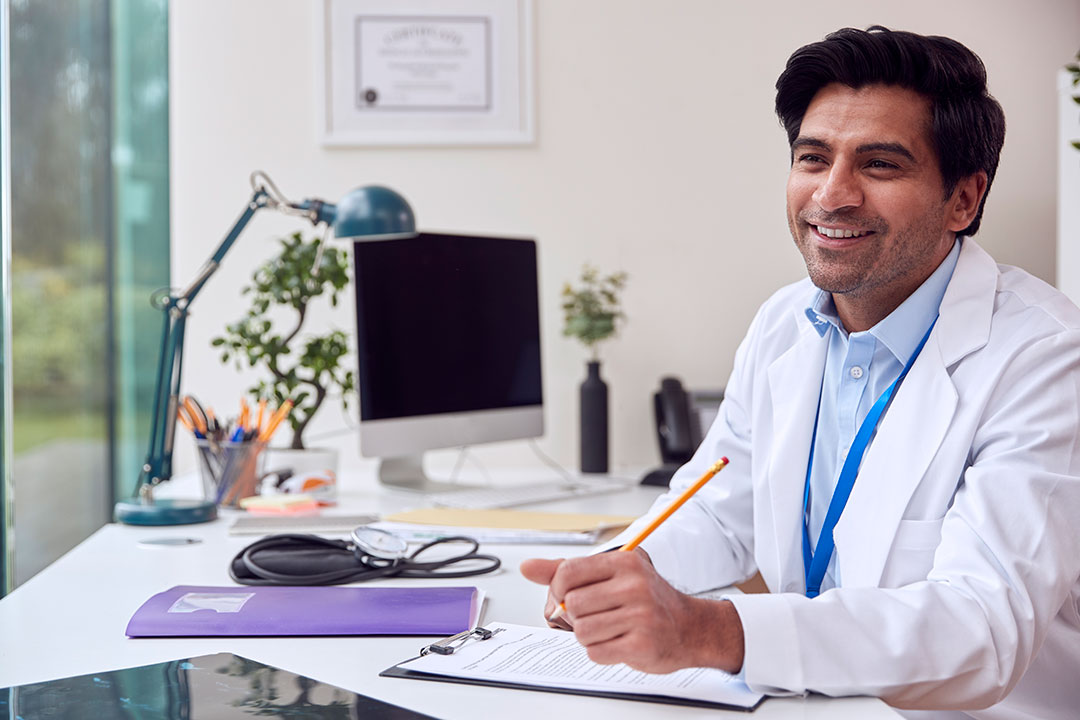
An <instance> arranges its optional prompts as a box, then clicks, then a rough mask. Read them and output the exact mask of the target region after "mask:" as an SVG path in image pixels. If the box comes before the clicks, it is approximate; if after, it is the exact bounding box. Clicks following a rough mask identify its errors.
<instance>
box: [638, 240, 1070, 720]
mask: <svg viewBox="0 0 1080 720" xmlns="http://www.w3.org/2000/svg"><path fill="white" fill-rule="evenodd" d="M814 292H815V289H814V288H813V286H812V285H811V284H810V282H809V280H805V281H803V282H800V283H797V284H795V285H792V286H789V287H787V288H784V289H782V290H780V291H779V292H778V293H776V295H774V296H773V297H772V298H771V299H770V300H769V301H768V302H766V303H765V305H764V306H763V307H762V308H761V310H760V311H759V312H758V315H757V317H756V318H755V320H754V322H753V324H752V326H751V328H750V330H749V332H748V334H747V336H746V338H745V339H744V340H743V342H742V344H741V346H740V347H739V350H738V353H737V354H736V359H735V367H734V370H733V372H732V375H731V378H730V381H729V383H728V386H727V389H726V397H725V400H724V403H723V406H722V408H721V412H720V414H719V415H718V417H717V420H716V422H715V423H714V425H713V426H712V428H711V429H710V431H709V432H708V435H707V436H706V438H705V440H704V442H703V443H702V445H701V447H700V448H699V450H698V452H697V453H696V454H695V456H694V458H693V459H692V460H691V461H690V463H689V464H687V465H686V466H685V467H684V468H682V469H681V470H680V471H679V472H678V473H677V474H676V476H675V479H674V480H673V481H672V491H671V494H669V495H668V496H665V497H664V498H661V499H660V500H658V501H657V505H656V507H657V508H662V507H665V506H666V505H667V503H668V501H669V500H670V497H671V496H672V495H673V494H675V493H678V492H679V491H681V490H682V489H683V488H685V487H686V486H687V485H688V484H689V483H690V482H692V481H693V480H694V479H695V478H697V477H698V476H699V475H700V474H701V473H702V472H703V471H704V469H705V468H706V467H707V466H708V465H709V464H711V463H712V462H714V461H715V460H716V459H717V458H719V457H720V456H722V455H726V456H728V457H729V458H730V460H731V464H730V465H729V467H728V468H727V469H725V470H724V471H723V472H722V473H720V474H719V475H718V476H717V477H716V478H714V479H713V480H712V481H711V482H710V483H709V484H708V485H707V486H706V487H705V488H704V489H703V490H701V491H700V492H699V493H698V494H697V495H696V496H695V498H694V499H693V500H692V501H691V502H690V503H687V505H685V506H684V507H683V508H682V509H680V510H679V512H678V513H676V514H675V515H674V516H673V517H672V518H671V519H670V520H669V521H668V522H667V523H665V524H664V525H663V526H661V528H660V529H659V530H657V531H656V532H655V533H653V535H652V536H651V537H650V538H649V539H648V540H646V542H645V543H644V544H643V545H642V547H643V548H644V549H645V550H646V551H647V552H648V553H649V554H650V556H651V557H652V559H653V562H654V563H655V565H656V567H657V568H658V570H659V571H660V572H661V574H662V575H664V576H665V577H666V578H668V579H669V580H670V581H671V582H672V583H673V584H674V585H675V586H676V587H679V588H681V589H684V590H687V591H700V590H704V589H708V588H715V587H718V586H723V585H727V584H730V583H733V582H737V581H740V580H742V579H745V578H747V577H749V576H751V575H752V574H753V572H754V570H755V569H757V570H760V572H761V574H762V576H763V578H764V579H765V582H766V584H767V585H768V587H769V589H770V591H771V593H770V594H763V595H745V596H736V597H733V598H731V599H732V601H733V602H734V603H735V606H736V608H737V610H738V612H739V616H740V618H741V620H742V623H743V627H744V630H745V635H746V659H745V663H744V671H745V676H746V681H747V683H748V684H750V685H751V686H752V687H755V688H758V689H763V690H765V691H770V690H783V691H795V692H803V691H807V690H810V691H816V692H821V693H825V694H828V695H877V696H880V697H883V698H885V699H886V700H887V701H888V702H889V703H891V704H893V705H895V706H897V707H900V708H924V709H927V708H928V709H964V710H966V711H967V712H969V713H970V714H971V715H972V716H974V717H978V718H1006V717H1009V718H1021V717H1022V718H1028V717H1030V718H1036V717H1037V718H1076V717H1078V716H1080V436H1078V430H1080V310H1077V308H1076V307H1075V306H1074V305H1072V303H1070V302H1069V301H1068V300H1067V299H1066V298H1065V297H1064V296H1063V295H1061V294H1060V293H1059V292H1057V291H1056V290H1054V289H1053V288H1051V287H1050V286H1048V285H1047V284H1045V283H1043V282H1042V281H1040V280H1038V279H1036V278H1034V277H1032V276H1030V275H1028V274H1027V273H1025V272H1023V271H1021V270H1017V269H1015V268H1010V267H1006V266H998V265H996V264H995V263H994V261H993V259H992V258H991V257H990V256H989V255H988V254H987V253H986V252H985V251H983V250H982V248H980V247H979V246H978V245H977V244H976V243H975V242H973V241H972V240H970V239H965V240H964V241H963V244H962V248H961V252H960V258H959V260H958V263H957V266H956V270H955V272H954V274H953V277H952V280H951V282H950V284H949V287H948V289H947V291H946V293H945V296H944V299H943V300H942V304H941V310H940V316H939V319H938V321H937V325H936V326H935V328H934V330H933V333H932V334H931V335H930V338H929V340H928V342H927V344H926V347H925V348H924V349H923V351H922V354H921V355H920V356H919V358H918V360H917V362H916V363H915V364H914V366H913V367H912V369H911V371H910V373H909V374H908V376H907V379H906V380H905V381H904V382H903V384H902V385H901V387H900V389H899V390H898V392H897V395H896V397H895V398H894V399H893V403H892V406H891V407H890V408H889V409H888V411H887V413H886V414H885V416H884V418H883V419H882V421H881V424H880V425H879V427H878V431H877V435H876V437H875V439H874V440H873V442H872V443H871V445H870V447H869V449H868V450H867V453H866V455H865V457H864V460H863V464H862V468H861V470H860V471H859V475H858V480H857V482H856V483H855V488H854V490H853V492H852V493H851V497H850V500H849V501H848V504H847V508H846V509H845V511H844V513H843V515H842V517H841V518H840V521H839V523H838V524H837V526H836V531H835V539H836V553H837V557H836V562H837V570H838V581H839V584H840V587H838V588H836V589H834V590H830V591H826V592H824V593H822V595H821V596H820V597H818V598H816V599H813V600H810V599H808V598H806V597H805V596H804V595H803V594H802V593H803V590H804V576H803V564H802V555H801V534H800V533H801V528H802V499H803V484H804V480H805V477H806V463H807V458H808V455H809V449H810V436H811V432H812V429H813V425H814V415H815V413H816V408H817V400H818V390H819V387H820V379H821V374H822V371H823V368H824V363H825V354H826V347H827V343H825V342H824V341H822V339H821V338H820V337H819V336H818V334H817V332H816V331H814V330H813V329H812V328H811V326H810V323H809V321H808V320H807V318H806V315H805V313H804V309H805V308H806V307H808V306H809V304H810V301H811V298H812V296H813V293H814ZM639 522H640V521H639ZM637 527H640V524H635V526H633V527H632V528H631V529H630V530H629V531H628V533H627V534H630V533H632V532H634V531H635V530H636V528H637ZM991 706H992V707H991ZM979 708H989V709H986V710H981V711H980V710H978V709H979ZM912 716H913V717H922V716H923V715H922V714H921V713H913V714H912ZM932 717H963V716H962V715H954V714H953V713H941V714H935V715H932Z"/></svg>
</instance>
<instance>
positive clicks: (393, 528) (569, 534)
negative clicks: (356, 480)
mask: <svg viewBox="0 0 1080 720" xmlns="http://www.w3.org/2000/svg"><path fill="white" fill-rule="evenodd" d="M634 519H635V518H633V517H630V516H625V515H591V514H584V513H553V512H527V511H524V510H462V509H458V508H426V509H421V510H409V511H406V512H401V513H396V514H394V515H388V516H387V517H385V518H384V519H383V520H381V521H380V522H376V523H371V527H376V528H379V529H381V530H389V531H390V532H392V533H394V534H395V535H398V536H400V537H403V538H404V539H406V540H408V541H409V542H427V541H429V540H433V539H435V538H438V537H446V536H448V535H468V536H469V537H471V538H475V539H476V540H477V542H481V543H493V544H499V543H506V544H509V543H534V544H562V545H591V544H592V543H595V542H597V541H598V540H600V539H601V538H603V537H605V536H607V535H609V534H613V533H615V532H617V531H619V530H621V529H623V528H625V527H626V526H627V525H629V524H630V523H632V522H633V521H634Z"/></svg>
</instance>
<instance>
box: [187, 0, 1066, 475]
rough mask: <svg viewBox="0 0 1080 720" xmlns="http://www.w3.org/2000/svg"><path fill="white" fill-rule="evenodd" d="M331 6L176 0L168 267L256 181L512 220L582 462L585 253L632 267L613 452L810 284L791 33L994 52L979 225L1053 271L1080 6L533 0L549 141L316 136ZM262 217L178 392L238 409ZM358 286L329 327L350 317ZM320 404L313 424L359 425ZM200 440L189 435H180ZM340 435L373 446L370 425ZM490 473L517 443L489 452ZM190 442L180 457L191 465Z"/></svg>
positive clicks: (1008, 257) (702, 383)
mask: <svg viewBox="0 0 1080 720" xmlns="http://www.w3.org/2000/svg"><path fill="white" fill-rule="evenodd" d="M319 7H321V3H315V2H297V1H296V0H288V1H286V0H230V1H229V2H221V0H180V1H178V2H173V3H171V4H170V12H171V16H170V22H171V28H170V37H171V47H170V53H171V82H172V85H171V89H170V92H171V107H172V126H171V127H172V136H171V146H172V147H171V150H172V226H173V255H172V257H173V273H172V274H173V280H174V283H176V284H182V283H184V282H185V281H186V280H187V279H189V278H190V277H191V276H192V275H193V274H194V273H195V271H196V269H197V268H198V267H199V265H200V264H201V263H202V262H203V260H204V259H205V258H206V257H207V256H208V255H209V254H210V252H211V250H212V249H213V248H214V247H215V246H216V244H217V242H218V241H219V240H220V239H221V237H222V236H223V234H224V233H225V231H226V230H227V228H228V227H229V226H230V225H231V223H232V222H233V220H234V219H235V218H236V216H237V215H238V214H239V213H240V211H241V209H242V206H243V204H244V203H245V202H246V200H247V198H248V197H249V195H250V189H249V186H248V180H247V178H248V174H249V173H250V172H251V171H252V170H255V169H263V170H266V171H267V172H269V173H270V175H271V177H273V178H274V179H275V180H276V181H277V183H278V184H279V185H280V186H281V188H282V190H283V191H284V192H285V193H286V194H288V195H290V196H291V197H296V198H301V197H312V196H315V197H322V198H325V199H328V200H331V201H332V200H334V199H336V198H338V197H340V196H341V195H343V194H344V193H345V192H346V191H347V190H349V189H350V188H352V187H355V186H357V185H362V184H369V183H381V184H385V185H389V186H390V187H393V188H395V189H397V190H399V191H400V192H401V193H402V194H404V195H405V196H406V197H407V198H408V199H409V201H410V202H411V203H412V205H413V207H414V208H415V210H416V212H417V216H418V221H419V225H420V226H421V228H422V229H426V230H458V231H464V232H483V233H508V234H514V235H529V236H534V237H536V238H537V239H538V240H539V243H540V272H541V302H542V312H543V361H544V368H545V376H544V383H545V386H544V392H545V399H546V402H547V411H546V418H547V424H548V430H547V434H546V437H545V438H544V439H543V440H542V441H541V447H543V448H544V449H545V450H546V451H547V452H549V453H550V454H552V455H553V456H554V457H555V458H557V459H558V460H560V461H561V462H563V463H565V464H567V465H574V464H575V463H576V452H577V450H576V433H577V419H576V418H577V400H576V397H577V385H578V383H579V381H580V380H581V378H582V376H583V372H584V370H583V362H584V359H585V353H584V351H583V350H582V349H581V348H580V347H579V346H578V345H576V344H574V343H573V342H571V341H570V340H568V339H566V338H563V337H562V335H561V322H562V319H561V316H560V313H559V291H560V288H561V287H562V284H563V283H564V282H565V281H567V280H571V279H574V278H576V277H577V274H578V272H579V269H580V267H581V265H582V263H583V262H585V261H591V262H593V263H595V264H597V265H599V266H600V267H601V268H602V269H605V270H615V269H625V270H626V271H628V272H629V274H630V282H629V286H628V289H627V292H626V297H625V309H626V312H627V314H628V316H629V323H628V324H627V325H626V328H625V331H624V332H623V333H622V336H621V337H620V338H619V339H616V340H614V341H612V342H610V343H609V344H607V345H606V346H605V347H604V349H603V358H604V360H605V374H606V377H607V379H608V380H609V383H610V385H611V391H612V415H613V417H612V423H613V426H612V427H613V436H612V454H613V462H614V464H615V465H616V466H621V467H637V468H641V467H645V466H649V465H652V464H654V463H655V462H656V461H657V459H658V458H657V451H656V448H655V441H654V436H653V428H652V424H653V422H652V414H651V413H652V411H651V393H652V392H653V390H654V389H655V388H656V387H657V385H658V380H659V378H660V376H662V375H664V374H676V375H678V376H681V377H682V378H683V379H684V381H685V382H686V383H687V384H688V385H691V386H699V387H716V386H722V385H723V384H724V383H725V381H726V378H727V375H728V373H729V372H730V369H731V362H732V356H733V353H734V351H735V348H736V345H737V343H738V342H739V340H740V338H741V336H742V334H743V332H744V330H745V328H746V326H747V324H748V322H749V321H750V319H751V317H752V315H753V312H754V310H755V308H756V307H757V305H758V304H759V303H760V302H761V301H762V300H764V299H765V298H766V297H767V296H768V295H769V294H770V293H771V292H772V291H773V290H774V289H775V288H777V287H778V286H779V285H781V284H783V283H787V282H789V281H792V280H796V279H798V278H800V277H801V276H802V275H803V272H804V271H803V266H802V263H801V259H800V258H799V256H798V254H797V252H796V251H795V248H794V246H793V244H792V243H791V240H790V237H789V235H788V231H787V227H786V224H785V220H784V212H783V208H784V182H785V177H786V172H787V148H786V143H785V139H784V135H783V132H782V131H781V130H780V128H779V126H778V124H777V121H776V119H775V117H774V116H773V114H772V102H773V84H774V82H775V80H776V76H777V74H778V73H779V72H780V70H781V69H782V68H783V65H784V62H785V60H786V59H787V57H788V55H789V54H790V53H791V51H793V50H794V49H795V48H797V47H799V46H800V45H803V44H805V43H808V42H812V41H815V40H818V39H820V38H821V37H823V36H824V35H825V34H826V33H827V32H829V31H831V30H834V29H836V28H839V27H842V26H855V27H866V26H868V25H870V24H874V23H880V24H884V25H887V26H890V27H893V28H897V29H908V30H913V31H916V32H922V33H930V34H943V35H949V36H951V37H954V38H956V39H958V40H960V41H961V42H963V43H965V44H967V45H968V46H969V47H971V48H972V49H973V50H975V52H977V53H978V54H979V55H980V56H981V57H982V58H983V60H984V61H985V63H986V65H987V68H988V71H989V76H990V87H991V91H992V92H993V93H994V94H995V95H996V97H997V98H998V99H999V100H1000V101H1001V103H1002V105H1003V106H1004V107H1005V112H1006V116H1007V118H1008V135H1007V139H1006V144H1005V150H1004V153H1003V156H1002V163H1001V169H1000V174H999V177H998V180H997V181H996V183H995V184H994V187H993V191H992V193H991V195H990V200H989V204H988V207H987V210H986V215H985V219H984V222H983V230H982V232H981V233H980V236H979V239H980V241H981V242H982V243H983V245H984V246H985V247H987V248H988V249H989V250H990V251H991V252H992V253H993V254H994V255H995V256H996V257H997V258H998V259H999V261H1002V262H1007V263H1010V264H1018V265H1022V266H1024V267H1026V268H1028V269H1029V270H1031V271H1032V272H1033V273H1035V274H1036V275H1038V276H1040V277H1042V278H1044V279H1046V280H1048V281H1053V279H1054V275H1055V240H1054V235H1055V214H1056V212H1055V211H1056V190H1055V178H1056V173H1057V166H1056V151H1055V147H1054V146H1055V138H1056V136H1057V132H1056V120H1057V105H1056V103H1057V92H1056V88H1055V82H1056V81H1055V78H1056V71H1057V69H1058V68H1059V67H1060V66H1061V65H1063V64H1064V63H1065V62H1067V61H1069V60H1070V59H1071V58H1072V57H1073V55H1074V54H1075V52H1076V49H1077V46H1078V44H1080V3H1077V2H1076V0H1029V2H1026V3H1018V2H1014V1H1013V0H954V1H953V2H941V1H940V0H907V2H904V3H899V2H868V1H867V0H831V1H823V2H817V3H806V2H805V1H804V0H774V1H773V2H770V3H760V4H758V3H721V2H716V1H715V0H671V1H670V2H658V1H655V0H654V1H653V2H646V1H645V0H536V1H535V3H534V12H533V15H534V17H533V32H534V38H535V47H536V52H535V71H536V72H535V74H536V90H535V102H536V108H537V128H538V130H537V141H536V143H535V144H534V145H532V146H529V147H519V148H476V147H470V148H452V147H447V148H374V149H372V148H367V149H363V148H352V149H327V148H324V147H322V146H320V144H319V143H318V141H317V136H316V119H315V97H316V89H315V82H316V77H315V74H316V73H315V53H316V48H315V47H314V42H313V38H314V36H315V33H314V23H315V22H316V21H317V18H318V13H319ZM299 227H300V226H298V225H297V224H296V223H295V221H292V220H290V219H287V218H282V217H280V216H274V215H273V214H272V213H265V214H263V215H260V216H258V217H256V219H255V220H254V221H253V222H252V224H251V225H250V226H249V227H248V230H247V232H246V233H245V234H244V236H243V237H241V238H240V240H239V242H238V243H237V245H236V246H235V247H234V249H233V251H232V252H231V254H230V255H229V256H228V257H227V258H226V260H225V263H224V267H223V268H222V270H221V271H220V272H219V273H218V275H217V276H215V277H214V278H213V279H212V281H211V283H210V284H209V285H208V287H207V288H206V290H205V291H204V293H203V294H202V295H201V296H200V297H199V298H198V300H197V302H196V304H195V305H194V307H193V311H192V317H191V320H190V322H189V330H188V337H187V350H186V358H185V367H184V369H185V377H184V384H185V388H186V390H187V391H188V392H193V393H195V394H197V395H198V396H199V397H200V398H201V399H203V400H204V402H208V403H211V404H213V405H214V406H215V407H217V409H218V411H219V413H224V412H233V410H232V408H234V407H235V406H236V403H237V401H238V397H239V394H240V390H241V388H243V387H244V386H245V384H246V383H247V381H248V378H239V377H238V376H237V374H236V372H235V371H234V370H232V369H231V368H227V367H223V366H222V365H221V364H220V363H219V362H218V360H217V358H216V354H215V353H213V352H211V350H210V348H209V338H210V337H211V336H213V335H215V334H217V333H220V331H221V330H222V328H223V327H224V324H225V322H227V321H231V320H233V319H236V318H238V317H240V315H241V314H242V307H243V305H242V303H241V301H240V299H239V294H238V289H239V287H240V286H241V285H242V284H243V283H244V282H245V281H246V280H247V278H248V277H249V275H250V273H251V271H252V270H253V269H254V267H255V266H256V265H257V264H258V263H259V262H260V261H261V260H262V259H263V258H265V257H267V256H268V255H269V254H271V253H272V252H273V251H274V248H275V244H274V243H273V242H272V239H273V238H274V237H276V236H277V235H278V234H281V233H284V232H289V231H292V230H294V229H298V228H299ZM351 317H352V305H351V301H350V302H349V303H346V306H345V307H343V308H341V309H340V310H339V311H336V312H333V313H331V312H329V311H328V310H327V311H325V312H322V313H320V314H319V316H318V317H316V318H314V319H315V320H316V321H317V324H316V325H313V328H315V327H317V326H318V324H322V325H325V324H327V323H331V322H332V323H334V324H336V325H338V326H340V327H342V328H348V327H350V324H351V322H352V319H351ZM344 424H345V420H344V419H343V418H342V415H341V413H340V412H339V411H338V410H337V409H335V408H328V409H326V410H324V411H323V412H322V413H321V414H320V417H319V418H318V422H317V427H315V428H314V431H315V434H318V433H320V432H330V431H333V430H335V429H339V428H342V427H343V426H344ZM184 440H185V442H186V441H187V439H186V438H185V439H184ZM327 442H328V443H334V444H337V445H339V446H340V447H341V448H342V449H343V450H344V451H345V453H346V454H345V456H344V458H345V460H346V461H347V462H348V461H351V459H352V458H355V457H356V444H357V443H356V438H355V435H354V434H353V433H346V434H344V435H339V436H338V437H337V438H335V439H333V440H328V441H327ZM480 452H481V456H482V457H487V459H488V461H489V462H491V463H493V464H496V463H498V462H502V461H513V459H514V458H516V457H526V456H531V453H530V451H529V449H528V447H527V445H525V444H524V443H508V444H504V445H501V446H496V447H494V448H488V449H483V450H481V451H480ZM191 458H192V455H191V453H190V449H189V448H187V447H181V449H180V452H179V453H178V457H177V460H178V463H179V464H180V466H181V467H184V466H188V467H190V463H191V462H192V460H191Z"/></svg>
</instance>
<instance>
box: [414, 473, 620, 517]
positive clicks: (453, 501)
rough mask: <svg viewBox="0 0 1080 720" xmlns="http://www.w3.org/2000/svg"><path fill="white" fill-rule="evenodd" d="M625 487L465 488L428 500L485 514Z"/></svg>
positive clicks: (588, 483)
mask: <svg viewBox="0 0 1080 720" xmlns="http://www.w3.org/2000/svg"><path fill="white" fill-rule="evenodd" d="M628 488H629V485H627V484H626V483H622V482H612V481H609V480H570V481H567V480H559V481H554V480H551V481H548V482H544V483H530V484H526V485H500V486H498V487H477V488H465V489H462V490H450V491H448V492H439V493H435V494H433V495H429V496H428V497H429V499H430V500H431V501H432V502H433V503H434V504H436V505H440V506H442V507H452V508H463V509H466V510H489V509H491V508H504V507H514V506H515V505H529V504H532V503H541V502H552V501H554V500H573V499H574V498H579V497H587V496H590V495H603V494H605V493H614V492H620V491H623V490H626V489H628Z"/></svg>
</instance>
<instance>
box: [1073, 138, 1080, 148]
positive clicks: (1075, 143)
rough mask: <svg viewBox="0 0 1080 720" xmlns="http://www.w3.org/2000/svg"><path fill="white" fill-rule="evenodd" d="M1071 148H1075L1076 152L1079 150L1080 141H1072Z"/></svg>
mask: <svg viewBox="0 0 1080 720" xmlns="http://www.w3.org/2000/svg"><path fill="white" fill-rule="evenodd" d="M1072 146H1073V147H1074V148H1076V149H1077V150H1080V140H1073V141H1072Z"/></svg>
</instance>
